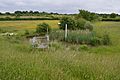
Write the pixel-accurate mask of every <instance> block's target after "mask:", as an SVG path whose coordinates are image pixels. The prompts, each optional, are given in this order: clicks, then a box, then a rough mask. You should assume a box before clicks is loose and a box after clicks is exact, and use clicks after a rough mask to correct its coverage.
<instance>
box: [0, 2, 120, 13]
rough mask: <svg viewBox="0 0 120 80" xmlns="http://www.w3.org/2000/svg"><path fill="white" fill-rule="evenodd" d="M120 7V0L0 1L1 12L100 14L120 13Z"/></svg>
mask: <svg viewBox="0 0 120 80" xmlns="http://www.w3.org/2000/svg"><path fill="white" fill-rule="evenodd" d="M119 5H120V1H119V0H0V11H1V12H6V11H10V12H13V11H16V10H33V11H46V12H58V13H78V9H85V10H89V11H92V12H98V13H112V12H115V13H120V7H119Z"/></svg>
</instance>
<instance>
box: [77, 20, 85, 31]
mask: <svg viewBox="0 0 120 80" xmlns="http://www.w3.org/2000/svg"><path fill="white" fill-rule="evenodd" d="M85 23H86V20H84V19H82V18H81V19H78V20H76V29H80V30H85V29H86V28H85V27H84V25H85Z"/></svg>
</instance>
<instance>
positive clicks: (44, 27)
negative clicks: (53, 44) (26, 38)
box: [36, 23, 51, 35]
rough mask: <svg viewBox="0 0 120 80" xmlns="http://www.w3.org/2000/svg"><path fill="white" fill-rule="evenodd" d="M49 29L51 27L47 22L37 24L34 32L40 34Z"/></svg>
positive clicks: (45, 32)
mask: <svg viewBox="0 0 120 80" xmlns="http://www.w3.org/2000/svg"><path fill="white" fill-rule="evenodd" d="M50 31H51V28H50V26H49V25H48V24H47V23H42V24H39V25H38V27H37V28H36V33H38V34H41V35H44V34H47V32H48V33H49V32H50Z"/></svg>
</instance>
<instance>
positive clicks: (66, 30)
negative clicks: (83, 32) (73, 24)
mask: <svg viewBox="0 0 120 80" xmlns="http://www.w3.org/2000/svg"><path fill="white" fill-rule="evenodd" d="M67 27H68V25H67V24H66V25H65V40H66V39H67Z"/></svg>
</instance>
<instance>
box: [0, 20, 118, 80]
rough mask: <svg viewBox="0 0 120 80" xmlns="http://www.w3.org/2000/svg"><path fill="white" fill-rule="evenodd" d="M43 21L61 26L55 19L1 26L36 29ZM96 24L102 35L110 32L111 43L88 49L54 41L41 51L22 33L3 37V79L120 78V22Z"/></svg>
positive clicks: (0, 45) (1, 24)
mask: <svg viewBox="0 0 120 80" xmlns="http://www.w3.org/2000/svg"><path fill="white" fill-rule="evenodd" d="M41 22H47V23H48V24H50V25H51V27H52V28H58V25H57V23H58V22H59V21H53V20H52V21H46V20H45V21H3V22H0V27H2V28H4V27H15V28H18V29H19V30H20V29H21V30H22V29H24V28H25V29H35V27H36V25H37V24H39V23H41ZM94 24H95V27H94V30H95V31H96V32H97V33H99V35H102V34H103V33H105V32H106V33H109V35H110V38H111V40H112V44H111V45H109V46H97V47H91V46H88V47H87V48H84V47H83V46H82V45H75V44H74V45H71V44H65V43H63V42H58V41H54V42H53V41H52V42H51V43H50V48H49V49H48V50H40V49H33V48H32V47H31V46H30V44H29V42H28V40H27V39H25V38H24V37H21V36H20V35H18V36H14V37H5V36H0V80H120V22H96V23H94ZM11 29H12V28H11Z"/></svg>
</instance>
